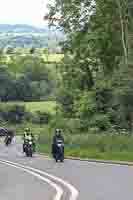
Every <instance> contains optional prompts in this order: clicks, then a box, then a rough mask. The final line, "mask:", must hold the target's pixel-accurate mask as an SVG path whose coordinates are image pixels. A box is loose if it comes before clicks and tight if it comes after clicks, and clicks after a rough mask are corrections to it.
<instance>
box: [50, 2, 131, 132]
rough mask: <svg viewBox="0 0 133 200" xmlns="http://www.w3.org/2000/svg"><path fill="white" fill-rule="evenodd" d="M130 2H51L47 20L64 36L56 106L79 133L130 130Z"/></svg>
mask: <svg viewBox="0 0 133 200" xmlns="http://www.w3.org/2000/svg"><path fill="white" fill-rule="evenodd" d="M132 8H133V6H132V2H131V0H116V1H114V0H101V1H99V0H95V1H92V0H82V1H81V0H64V1H58V0H55V3H54V4H51V5H49V13H48V16H47V18H48V19H49V23H50V24H57V16H58V24H59V25H60V27H61V28H62V29H63V30H64V32H65V35H66V37H65V39H66V40H65V42H63V43H62V50H63V51H64V55H65V56H64V61H63V65H62V66H61V67H60V72H61V75H62V76H61V84H60V85H61V86H60V92H59V98H58V100H59V102H60V104H61V108H62V109H61V110H62V111H63V115H64V117H70V118H79V119H80V128H81V130H83V131H88V130H92V129H93V130H94V129H95V130H97V131H98V132H100V131H108V132H109V130H111V131H115V132H116V130H121V129H126V130H127V131H129V132H130V133H132V129H133V126H132V125H133V95H132V93H133V89H132V88H133V87H132V86H133V79H132V74H133V69H132V67H133V62H132V58H133V54H132V51H133V44H132V38H133V37H132V36H133V30H132V20H133V9H132Z"/></svg>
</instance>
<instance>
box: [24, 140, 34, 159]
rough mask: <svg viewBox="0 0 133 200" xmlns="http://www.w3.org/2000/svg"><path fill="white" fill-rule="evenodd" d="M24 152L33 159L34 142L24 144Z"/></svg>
mask: <svg viewBox="0 0 133 200" xmlns="http://www.w3.org/2000/svg"><path fill="white" fill-rule="evenodd" d="M24 152H25V154H26V156H27V157H32V155H33V143H32V141H26V142H25V144H24Z"/></svg>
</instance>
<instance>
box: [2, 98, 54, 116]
mask: <svg viewBox="0 0 133 200" xmlns="http://www.w3.org/2000/svg"><path fill="white" fill-rule="evenodd" d="M8 105H25V108H26V110H27V111H29V112H32V113H35V112H36V111H41V112H48V113H51V114H55V110H56V102H55V101H40V102H17V101H16V102H8V103H0V107H2V108H5V109H6V106H8Z"/></svg>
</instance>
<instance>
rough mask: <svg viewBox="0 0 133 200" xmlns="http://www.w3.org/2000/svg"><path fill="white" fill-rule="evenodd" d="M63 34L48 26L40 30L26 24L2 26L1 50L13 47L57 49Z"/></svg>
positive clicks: (0, 27)
mask: <svg viewBox="0 0 133 200" xmlns="http://www.w3.org/2000/svg"><path fill="white" fill-rule="evenodd" d="M63 37H64V36H63V34H62V32H60V31H56V36H55V30H54V28H52V29H49V27H48V26H45V27H44V28H38V27H35V26H31V25H25V24H15V25H10V24H0V48H4V47H6V46H11V47H31V46H32V47H36V48H42V47H48V46H50V48H55V47H56V46H57V43H58V42H57V41H61V40H62V39H63Z"/></svg>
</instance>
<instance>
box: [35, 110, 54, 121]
mask: <svg viewBox="0 0 133 200" xmlns="http://www.w3.org/2000/svg"><path fill="white" fill-rule="evenodd" d="M51 117H52V116H51V114H50V113H47V112H41V111H37V112H36V114H35V115H34V117H33V119H32V122H33V123H35V124H48V123H49V122H50V120H51Z"/></svg>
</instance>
